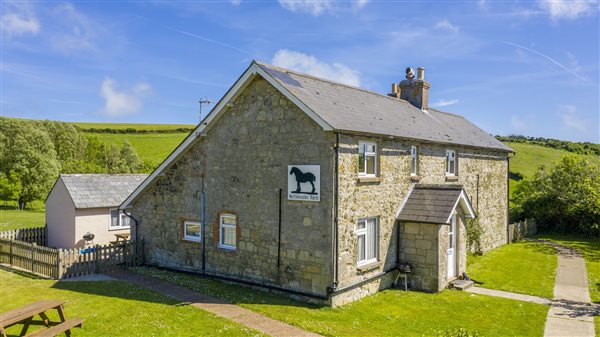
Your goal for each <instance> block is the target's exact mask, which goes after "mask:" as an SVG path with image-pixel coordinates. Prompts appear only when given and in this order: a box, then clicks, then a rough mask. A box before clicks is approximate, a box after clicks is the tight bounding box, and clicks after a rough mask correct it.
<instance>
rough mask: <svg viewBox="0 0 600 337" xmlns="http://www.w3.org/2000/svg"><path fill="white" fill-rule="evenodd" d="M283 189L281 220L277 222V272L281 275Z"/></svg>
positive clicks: (280, 190)
mask: <svg viewBox="0 0 600 337" xmlns="http://www.w3.org/2000/svg"><path fill="white" fill-rule="evenodd" d="M282 191H283V189H281V188H280V189H279V218H278V220H277V226H278V231H279V234H278V238H277V272H278V274H277V275H279V268H280V265H281V193H282Z"/></svg>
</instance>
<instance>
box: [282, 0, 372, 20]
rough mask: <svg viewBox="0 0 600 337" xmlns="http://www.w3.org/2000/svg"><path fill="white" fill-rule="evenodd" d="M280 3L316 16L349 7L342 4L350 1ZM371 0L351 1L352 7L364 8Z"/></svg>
mask: <svg viewBox="0 0 600 337" xmlns="http://www.w3.org/2000/svg"><path fill="white" fill-rule="evenodd" d="M278 1H279V4H280V5H281V6H282V7H283V8H285V9H287V10H290V11H292V12H298V13H310V14H312V15H314V16H319V15H321V14H323V13H325V12H335V11H336V10H344V9H348V7H347V6H346V7H343V6H340V4H346V3H348V2H343V1H339V2H336V1H335V0H278ZM368 2H369V0H354V1H350V2H349V3H351V8H352V9H362V8H363V7H365V5H366V4H367V3H368Z"/></svg>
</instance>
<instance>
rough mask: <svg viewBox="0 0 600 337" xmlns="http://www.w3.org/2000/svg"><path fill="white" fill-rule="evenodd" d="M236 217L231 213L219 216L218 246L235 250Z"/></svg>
mask: <svg viewBox="0 0 600 337" xmlns="http://www.w3.org/2000/svg"><path fill="white" fill-rule="evenodd" d="M236 227H237V217H236V216H235V215H233V214H221V215H220V216H219V247H221V248H225V249H232V250H235V248H236V244H237V238H236Z"/></svg>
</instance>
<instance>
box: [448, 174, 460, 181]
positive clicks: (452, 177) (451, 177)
mask: <svg viewBox="0 0 600 337" xmlns="http://www.w3.org/2000/svg"><path fill="white" fill-rule="evenodd" d="M446 181H458V176H448V175H447V176H446Z"/></svg>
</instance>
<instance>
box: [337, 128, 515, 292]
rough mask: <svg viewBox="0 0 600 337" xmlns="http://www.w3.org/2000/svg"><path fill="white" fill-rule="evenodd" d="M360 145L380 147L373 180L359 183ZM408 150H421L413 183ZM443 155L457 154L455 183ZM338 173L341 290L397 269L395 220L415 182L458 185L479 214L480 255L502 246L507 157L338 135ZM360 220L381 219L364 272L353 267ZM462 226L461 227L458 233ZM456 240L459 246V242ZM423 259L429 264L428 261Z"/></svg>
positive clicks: (504, 241)
mask: <svg viewBox="0 0 600 337" xmlns="http://www.w3.org/2000/svg"><path fill="white" fill-rule="evenodd" d="M360 140H366V141H374V142H376V143H377V145H378V159H379V169H378V176H377V178H375V179H359V177H358V174H357V172H358V143H359V141H360ZM410 145H417V146H418V148H419V172H418V177H416V178H415V177H411V176H410V155H409V153H410ZM446 149H452V150H455V151H456V154H457V157H458V170H457V175H456V177H446V174H445V161H446ZM339 173H340V177H339V184H340V188H339V237H340V248H339V250H340V255H339V263H340V287H344V286H347V285H351V284H353V283H356V282H360V281H362V280H365V279H368V278H371V277H373V276H374V275H377V274H379V273H381V272H383V271H387V270H389V269H390V268H393V267H394V266H395V263H396V262H397V260H398V259H397V257H396V238H395V235H396V234H395V231H396V229H397V226H396V225H395V224H396V214H397V211H398V208H399V207H400V205H401V203H402V201H403V200H404V198H405V197H406V194H407V192H408V190H409V187H410V185H411V184H412V183H415V182H420V183H424V184H462V185H463V186H464V188H465V190H466V192H467V195H468V196H469V198H470V199H471V203H472V205H473V207H474V208H475V210H476V211H477V212H478V213H479V220H480V224H481V225H482V227H483V235H482V248H483V250H484V251H487V250H489V249H491V248H494V247H496V246H499V245H501V244H504V243H506V223H507V214H506V207H507V189H508V185H507V181H506V177H507V162H506V154H505V153H502V152H496V151H483V150H479V149H471V148H466V147H461V146H455V145H448V146H442V145H438V144H428V143H420V142H409V141H402V140H395V139H389V138H375V137H373V138H368V137H359V136H355V135H342V136H340V159H339ZM364 217H379V229H380V236H379V263H377V264H375V265H372V266H370V268H368V269H365V268H358V267H357V249H358V248H357V247H358V245H357V237H356V226H357V223H358V219H360V218H364ZM463 226H464V225H461V228H463ZM461 232H462V233H464V231H461ZM442 235H444V230H441V231H440V239H439V240H444V239H443V238H441V236H442ZM446 235H447V229H446ZM463 235H464V234H463ZM458 239H459V240H460V237H458ZM446 240H447V237H446ZM463 240H464V237H463ZM440 242H441V241H440ZM404 248H407V247H403V246H400V250H401V251H402V250H403V249H404ZM415 249H416V248H415ZM439 253H440V254H441V253H442V252H439ZM443 253H444V254H445V253H446V251H445V250H444V251H443ZM460 254H462V255H465V254H466V252H465V251H461V252H460ZM423 257H424V258H427V257H426V255H424V256H423ZM438 258H439V257H438ZM430 259H431V258H430ZM440 259H441V258H440ZM440 262H442V261H440ZM464 264H465V262H461V261H459V265H458V267H459V268H461V270H464V269H462V268H464ZM440 268H441V267H440ZM444 268H445V267H444ZM444 270H445V271H446V269H444Z"/></svg>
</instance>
